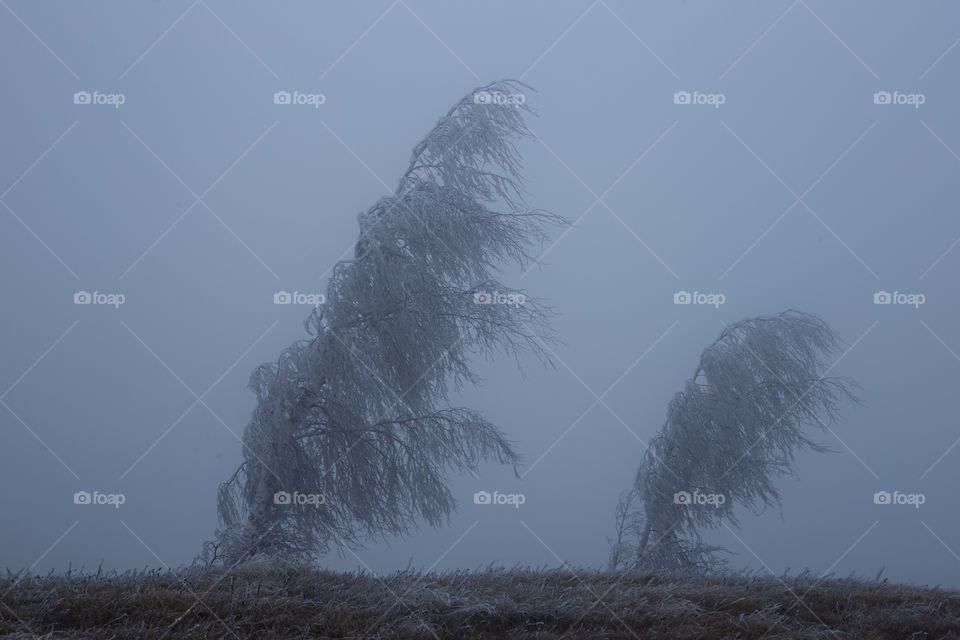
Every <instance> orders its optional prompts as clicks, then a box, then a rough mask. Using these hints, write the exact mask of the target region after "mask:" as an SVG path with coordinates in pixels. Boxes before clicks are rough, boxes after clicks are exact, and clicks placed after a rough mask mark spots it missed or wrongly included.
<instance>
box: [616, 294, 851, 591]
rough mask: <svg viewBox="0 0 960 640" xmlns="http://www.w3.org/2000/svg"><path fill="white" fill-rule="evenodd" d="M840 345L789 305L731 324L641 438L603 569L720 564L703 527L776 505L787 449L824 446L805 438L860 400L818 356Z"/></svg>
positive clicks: (693, 568) (696, 568)
mask: <svg viewBox="0 0 960 640" xmlns="http://www.w3.org/2000/svg"><path fill="white" fill-rule="evenodd" d="M840 344H841V343H840V340H839V338H838V337H837V336H836V334H834V333H833V331H832V330H831V329H830V327H829V326H827V324H826V323H825V322H824V321H823V320H821V319H820V318H818V317H817V316H814V315H811V314H808V313H802V312H799V311H795V310H788V311H785V312H783V313H780V314H778V315H775V316H764V317H756V318H748V319H746V320H742V321H740V322H737V323H736V324H733V325H730V326H728V327H727V328H726V329H725V330H724V331H723V332H722V333H721V334H720V337H719V338H718V339H717V340H716V341H715V342H714V343H713V344H711V345H710V346H709V347H707V348H706V349H705V350H704V351H703V353H702V354H701V356H700V363H699V364H698V365H697V369H696V371H695V372H694V375H693V377H692V378H690V379H689V380H687V382H686V385H685V387H684V390H683V391H682V392H679V393H677V394H676V395H675V396H674V397H673V399H672V400H671V401H670V404H669V407H668V409H667V419H666V422H665V424H664V425H663V428H662V429H661V430H660V432H659V434H658V435H657V436H656V437H654V438H653V440H652V441H651V442H650V443H649V446H648V447H647V450H646V451H645V452H644V455H643V458H642V460H641V463H640V467H639V469H638V471H637V475H636V480H635V483H634V486H633V488H632V489H631V490H630V491H628V492H626V493H625V494H624V495H623V496H622V497H621V501H620V504H619V506H618V512H617V527H618V532H625V533H626V535H622V534H621V535H618V538H617V540H616V541H614V543H613V548H612V550H611V558H610V566H611V568H618V569H619V568H634V569H638V570H641V571H651V572H671V573H688V572H693V573H703V572H708V571H715V570H719V569H721V568H722V567H723V566H724V565H725V562H724V559H723V558H721V557H720V556H719V555H718V553H719V552H721V551H725V550H723V549H722V548H720V547H716V546H711V545H707V544H704V543H703V541H702V539H701V537H700V533H699V532H700V530H701V529H703V528H714V527H718V526H720V525H721V524H722V523H723V522H729V523H730V524H732V525H734V526H736V525H737V519H736V517H735V514H734V508H735V507H736V506H737V505H744V506H747V507H750V508H753V509H754V510H755V511H756V510H762V509H764V508H766V507H768V506H772V505H779V504H780V494H779V493H778V491H777V488H776V486H774V479H775V478H776V477H778V476H781V475H783V474H788V473H789V474H795V471H794V467H793V462H794V453H795V451H797V450H799V449H801V448H804V447H806V448H810V449H812V450H815V451H821V452H822V451H826V450H827V449H826V448H825V447H823V446H821V445H819V444H817V443H816V442H814V441H813V440H810V439H809V438H808V437H807V430H808V428H810V427H813V428H819V429H821V430H822V429H825V428H826V426H827V425H828V424H829V423H831V422H833V421H835V420H836V419H837V417H838V406H839V405H840V404H841V403H842V402H845V401H852V402H857V398H856V396H855V395H854V390H855V388H856V385H855V383H853V381H851V380H849V379H846V378H841V377H832V376H829V375H828V374H829V368H827V367H825V363H824V360H823V358H824V357H825V356H828V355H831V354H833V353H835V352H836V351H837V350H838V348H839V346H840Z"/></svg>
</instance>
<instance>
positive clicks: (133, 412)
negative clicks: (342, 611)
mask: <svg viewBox="0 0 960 640" xmlns="http://www.w3.org/2000/svg"><path fill="white" fill-rule="evenodd" d="M958 18H960V10H958V9H957V8H956V7H955V6H954V5H951V4H947V3H942V4H936V5H933V4H925V5H924V6H923V8H922V9H920V8H918V7H916V6H912V5H908V4H905V3H899V2H896V3H895V2H871V3H866V2H853V3H843V4H842V6H836V5H834V4H831V3H827V2H823V1H820V0H818V1H813V0H810V1H809V2H803V1H800V0H798V1H797V2H794V3H790V2H787V1H779V0H778V1H776V2H766V3H712V2H688V3H676V2H654V3H643V4H642V6H637V4H636V3H628V2H622V1H617V0H603V1H599V2H594V3H592V4H591V3H590V2H550V3H547V2H522V3H510V2H485V3H465V2H445V3H444V2H424V1H421V0H402V1H398V2H394V3H390V2H368V3H355V4H348V3H331V2H288V3H279V4H276V3H274V4H267V3H250V2H242V3H238V2H230V3H228V2H223V1H221V0H208V1H206V2H203V1H200V2H195V3H191V2H189V1H172V0H168V1H164V2H153V3H122V2H109V3H108V2H98V3H71V2H45V3H29V2H24V1H22V0H16V1H14V0H8V1H7V3H4V4H3V7H2V8H0V51H2V53H3V57H4V59H5V60H7V63H6V64H4V65H3V67H2V71H0V73H2V76H0V82H2V85H3V87H4V98H5V99H4V100H3V101H2V102H0V140H2V145H3V148H4V150H5V153H3V154H2V156H0V205H2V206H0V261H2V262H0V267H2V269H3V273H4V277H3V279H2V281H0V282H2V284H0V296H2V299H3V300H4V301H5V302H4V311H5V313H4V314H3V318H4V331H2V332H0V344H2V353H3V356H4V357H3V359H2V364H0V400H2V404H0V429H2V434H3V446H2V447H0V470H2V471H0V478H2V480H3V482H2V483H0V505H2V513H3V538H2V542H3V544H2V553H0V560H2V563H0V564H3V565H4V566H8V567H11V568H20V567H23V566H30V565H31V564H33V563H34V562H37V561H38V559H39V562H37V564H36V566H35V571H42V570H48V569H50V568H54V569H57V570H61V569H65V568H66V567H67V565H68V563H71V562H72V563H73V566H74V567H78V566H81V565H85V566H87V567H88V568H90V567H96V566H97V565H98V564H99V563H100V562H101V560H102V561H103V563H104V566H106V567H116V568H121V569H122V568H128V567H142V566H144V565H149V566H160V565H161V563H165V564H168V565H172V566H176V565H179V564H181V563H184V562H189V561H190V560H191V559H192V558H193V556H194V555H195V554H196V553H198V552H199V550H200V545H201V543H202V542H203V541H204V540H207V539H210V538H211V537H212V534H213V530H214V528H215V527H216V524H217V522H216V509H215V497H216V488H217V485H218V483H220V482H222V481H224V480H226V479H227V478H228V477H229V476H230V474H231V473H232V472H233V470H234V468H235V467H236V465H237V464H238V463H239V462H240V460H241V450H240V443H239V441H238V439H237V435H240V434H242V432H243V428H244V426H245V425H246V423H247V421H248V418H249V416H250V412H251V410H252V409H253V406H254V397H253V394H252V393H250V392H249V391H248V390H247V389H246V383H247V378H248V376H249V374H250V372H251V370H252V369H253V368H254V367H255V366H256V365H258V364H260V363H261V362H265V361H268V360H271V359H274V358H275V357H276V355H277V354H278V353H279V351H280V350H281V349H282V348H283V347H285V346H286V345H288V344H289V343H290V342H292V341H293V340H295V339H299V338H302V337H304V335H305V333H304V330H303V327H302V321H303V319H304V317H305V316H306V314H307V312H308V308H306V307H303V306H297V305H290V306H280V305H274V304H273V293H274V292H275V291H278V290H288V291H294V290H296V291H301V292H315V291H323V290H324V288H325V285H326V276H327V274H328V272H329V269H330V267H331V266H332V265H333V264H334V263H335V262H336V261H337V260H338V259H340V258H342V257H349V254H348V253H347V252H352V248H353V243H354V241H355V240H356V237H357V233H358V228H357V220H356V214H357V213H358V212H359V211H361V210H364V209H366V208H367V207H368V206H370V204H372V203H373V202H374V201H375V200H376V199H377V198H378V197H380V196H381V195H385V194H386V193H387V192H388V191H392V190H393V189H394V188H395V187H396V183H397V179H398V178H399V176H400V175H401V173H402V172H403V170H404V169H405V168H406V166H407V162H408V159H409V153H410V150H411V148H412V147H413V145H414V144H415V143H416V142H418V141H419V140H420V139H421V137H422V136H423V135H424V134H425V133H426V132H427V131H428V130H429V129H430V127H431V126H432V125H433V124H434V123H435V121H436V119H437V118H438V117H439V116H440V115H442V114H443V113H445V112H446V111H447V109H449V107H450V106H451V105H452V104H453V103H454V102H455V101H457V100H458V99H460V97H462V96H463V95H464V94H466V93H467V92H469V91H471V90H472V89H473V88H474V87H476V86H478V85H480V84H484V83H486V82H488V81H491V80H496V79H500V78H506V77H510V78H517V79H521V80H523V81H524V82H527V83H529V84H530V85H532V86H533V87H534V88H535V89H536V92H535V93H534V92H530V93H529V94H527V95H526V97H527V100H528V102H529V103H530V104H532V105H533V106H534V107H535V108H536V109H537V110H538V112H539V117H538V118H536V119H533V120H531V121H530V122H529V124H530V127H531V129H532V130H533V132H534V133H535V134H536V136H537V140H534V141H525V142H523V143H522V144H521V146H520V150H521V152H522V154H523V156H524V159H525V167H526V174H527V177H528V179H529V181H528V185H527V186H528V189H529V192H530V202H531V204H532V205H534V206H537V207H541V208H544V209H549V210H551V211H553V212H555V213H558V214H560V215H562V216H564V217H566V218H567V219H569V220H570V221H571V222H575V223H576V224H575V225H574V226H573V227H572V228H571V229H570V230H569V231H563V230H560V231H557V232H556V233H554V235H553V237H552V238H551V240H550V242H548V243H547V245H545V246H544V247H543V251H544V252H545V255H544V258H543V263H544V264H543V266H542V268H539V269H534V270H532V271H530V272H529V273H521V272H519V271H518V270H512V271H509V272H507V273H506V274H505V276H504V278H505V281H506V282H507V283H509V284H511V285H518V286H522V287H523V288H524V289H526V290H527V291H528V293H530V294H532V295H536V296H539V297H543V298H546V299H547V300H548V301H549V302H550V304H551V305H552V306H553V307H554V308H555V309H556V311H557V312H558V313H559V315H558V317H557V319H556V322H555V326H556V329H557V332H558V335H559V337H560V338H561V339H562V340H563V341H564V344H563V345H562V346H559V347H557V349H556V353H555V363H556V369H545V368H544V367H542V366H541V365H540V364H539V363H538V362H536V361H535V359H533V358H525V359H523V364H524V369H525V371H526V377H524V376H522V375H521V374H520V373H519V372H518V371H516V368H515V367H514V365H513V363H511V362H510V361H509V360H507V359H503V360H498V361H495V362H484V361H482V360H478V362H477V363H476V367H477V370H478V371H479V372H480V373H481V374H482V375H483V376H484V377H485V379H486V381H485V384H484V385H483V386H480V387H476V388H466V389H464V390H463V392H462V394H461V395H460V396H459V397H458V398H456V399H455V400H456V402H458V403H461V404H463V405H466V406H469V407H473V408H477V409H480V410H482V411H483V412H484V413H485V414H486V415H487V416H488V417H489V418H491V419H492V420H493V421H494V422H496V423H497V424H498V425H499V426H500V427H501V428H502V429H503V430H504V431H505V432H506V433H507V434H508V435H509V436H510V437H511V438H512V439H513V440H514V442H515V443H516V445H517V447H518V449H519V450H520V452H521V453H522V454H523V455H524V457H525V465H524V466H523V467H521V469H520V472H521V474H522V475H523V478H522V479H520V480H518V479H516V478H515V477H514V475H513V471H512V469H510V468H500V467H493V466H489V467H484V468H483V470H482V473H480V474H479V478H474V477H471V476H469V475H467V476H463V477H454V478H453V480H452V487H453V489H454V493H455V495H456V496H457V498H458V501H459V503H460V507H459V510H458V512H457V513H456V514H455V515H454V516H453V517H452V518H451V521H450V524H449V526H447V527H444V528H441V529H439V530H432V529H429V528H427V529H423V530H421V531H420V532H417V533H414V534H413V535H411V536H409V537H408V538H406V539H391V540H389V543H375V544H372V545H371V546H370V548H369V549H367V550H364V551H358V552H357V553H356V555H353V554H352V553H349V552H348V553H347V554H346V555H345V556H344V557H342V558H340V557H337V556H335V555H334V556H330V557H329V559H328V562H329V565H330V566H332V567H335V568H340V569H353V568H356V567H358V566H368V567H370V568H372V569H373V570H375V571H389V570H393V569H397V568H403V567H406V566H407V564H408V562H411V561H412V563H413V565H414V566H415V567H422V568H426V567H430V566H433V565H434V563H436V565H435V566H436V567H437V568H440V569H446V568H454V567H467V568H476V567H479V566H485V565H487V564H490V563H496V564H500V565H507V566H511V565H515V564H524V565H558V564H559V563H560V562H561V560H562V561H567V562H570V563H572V564H574V565H582V566H601V565H603V564H604V563H605V562H606V558H607V553H608V545H607V538H608V537H609V536H611V535H612V534H613V509H614V506H615V504H616V501H617V498H618V495H619V493H620V492H621V491H622V490H624V489H626V488H628V487H629V485H630V483H631V482H632V479H633V474H634V471H635V469H636V466H637V464H638V463H639V461H640V456H641V455H642V453H643V451H644V444H643V443H644V442H645V441H646V440H647V439H649V438H650V437H652V436H653V435H655V434H656V432H657V430H658V429H659V428H660V427H661V425H662V422H663V420H664V417H665V413H666V406H667V403H668V401H669V400H670V398H671V397H672V395H673V394H674V393H675V392H677V391H679V390H680V389H681V388H682V386H683V383H684V380H685V379H687V378H688V377H689V376H690V375H692V374H693V372H694V369H695V367H696V364H697V358H698V357H699V353H700V351H701V350H702V349H703V348H704V347H705V346H707V345H708V344H709V343H710V342H711V341H712V340H713V339H715V338H716V336H717V335H718V334H719V332H720V331H721V330H722V329H723V326H724V324H725V323H726V324H729V323H732V322H735V321H737V320H739V319H741V318H744V317H746V316H752V315H760V314H771V313H776V312H779V311H782V310H784V309H786V308H790V307H793V308H796V309H800V310H803V311H808V312H813V313H816V314H819V315H821V316H822V317H823V318H824V319H825V320H826V321H827V322H828V323H829V324H830V325H831V326H832V327H833V328H834V329H835V330H836V331H837V332H838V333H839V334H840V335H841V336H842V337H843V338H844V339H845V340H846V341H847V347H848V348H849V350H848V351H846V352H845V354H844V356H843V357H842V358H841V359H840V360H839V361H838V362H837V363H836V366H835V367H834V368H833V369H832V371H831V373H834V374H837V375H845V376H852V377H853V378H855V379H856V380H857V381H858V382H859V383H860V385H861V386H862V388H863V391H862V398H863V400H864V406H862V407H849V406H848V407H844V410H843V418H842V420H841V421H840V422H839V423H838V424H837V425H835V426H834V427H833V433H830V432H827V433H823V434H816V439H817V440H818V441H820V442H822V443H824V444H826V445H828V446H830V447H831V448H832V449H833V450H834V451H835V452H834V453H829V454H812V453H802V454H800V455H799V456H798V458H797V470H798V474H799V480H795V479H792V478H783V479H782V480H781V481H780V483H779V486H780V487H781V489H782V494H783V507H782V509H780V510H777V509H772V510H769V511H767V512H766V513H764V514H762V515H760V516H755V515H753V514H752V513H750V512H749V511H744V512H743V513H742V518H741V525H742V526H741V529H739V530H736V531H735V533H734V532H731V531H728V530H725V529H720V530H718V531H714V532H709V533H708V534H707V539H708V540H709V541H711V542H716V543H718V544H723V545H725V546H727V547H728V548H729V549H730V551H732V552H734V554H735V555H733V556H731V558H730V560H731V563H732V565H733V566H734V567H748V568H756V569H761V570H766V568H769V569H770V570H772V571H774V572H776V573H782V572H783V571H784V570H786V569H788V568H789V569H790V570H791V571H797V570H800V569H803V568H805V567H809V568H810V570H811V571H813V572H815V573H817V574H819V573H822V572H824V571H827V570H832V571H835V572H836V573H838V574H841V575H846V574H848V573H850V572H853V571H855V572H857V573H860V574H867V575H871V576H872V575H873V574H875V573H876V571H877V570H878V569H879V568H880V567H881V566H885V567H886V575H887V576H889V577H891V578H892V579H897V580H910V581H915V582H918V583H929V584H933V583H941V584H949V585H952V586H958V584H960V583H958V582H957V579H956V575H957V569H958V568H960V557H958V554H960V511H958V509H957V504H958V500H957V496H956V492H955V488H956V487H957V486H960V482H958V480H960V472H958V466H957V461H958V456H960V447H958V448H955V449H954V448H952V447H953V445H954V444H955V443H956V441H957V439H958V438H960V425H958V423H957V419H956V411H955V404H956V403H955V397H956V389H957V387H958V384H960V355H958V354H960V329H958V326H960V324H958V323H957V318H958V314H960V303H958V299H957V293H956V291H957V289H956V278H957V271H958V267H960V249H955V250H954V247H955V245H956V244H957V240H958V237H960V217H958V216H957V215H956V212H957V210H958V209H957V205H958V199H960V189H958V188H957V184H958V180H957V178H958V176H960V156H958V152H960V126H958V125H957V122H956V116H955V114H956V112H957V106H958V104H960V91H958V85H957V82H956V77H957V72H958V69H960V47H958V48H954V47H955V46H956V45H957V42H958V38H960V20H958ZM281 90H285V91H289V92H294V91H299V92H301V93H305V94H323V96H324V98H325V101H324V103H323V104H322V105H319V107H317V108H314V107H313V106H310V105H282V104H280V105H278V104H274V100H273V95H274V93H275V92H277V91H281ZM80 91H87V92H90V93H91V94H93V92H99V94H121V95H122V96H123V104H122V105H120V106H119V107H118V108H115V107H114V106H112V105H109V104H75V103H74V94H75V92H80ZM680 91H687V92H689V93H691V94H693V95H695V96H701V95H704V94H707V95H717V94H719V95H722V99H723V104H722V105H720V106H719V107H716V108H715V107H714V106H711V105H709V104H676V103H675V100H674V96H675V93H677V92H680ZM878 91H887V92H889V93H890V94H891V96H893V98H894V100H896V99H901V100H904V101H907V102H910V101H913V102H916V101H918V98H917V97H916V96H918V95H919V96H922V100H923V104H921V105H919V106H914V105H911V104H875V101H874V94H875V93H876V92H878ZM694 92H697V93H696V94H694ZM895 92H896V93H895ZM911 96H913V97H911ZM704 99H705V100H709V98H704ZM345 254H346V255H345ZM80 290H84V291H88V292H94V291H97V292H100V293H108V294H110V293H119V294H122V295H123V296H124V297H125V302H124V304H122V305H121V306H119V307H118V308H114V307H110V306H106V305H93V304H91V305H75V304H74V300H73V296H74V293H75V292H77V291H80ZM681 290H684V291H690V292H694V291H697V292H701V293H703V292H706V293H722V294H723V295H724V296H725V300H726V301H725V303H724V304H723V305H721V306H720V307H719V308H713V307H709V306H704V305H675V304H674V300H673V295H674V293H675V292H677V291H681ZM877 291H889V292H891V293H892V292H894V291H897V292H900V293H907V294H911V293H921V294H923V296H924V297H925V302H924V304H922V305H921V306H919V308H915V307H912V306H907V305H899V304H890V305H876V304H874V293H875V292H877ZM231 432H233V433H231ZM41 441H42V443H41ZM43 443H45V445H46V446H44V444H43ZM704 455H709V452H706V451H705V452H704ZM78 490H88V491H94V490H99V491H101V492H105V493H112V492H119V493H123V494H124V496H125V497H126V502H125V504H123V505H122V506H121V507H120V508H116V509H115V508H113V507H109V506H98V505H75V504H74V503H73V494H74V492H76V491H78ZM480 490H487V491H494V490H498V491H501V492H507V493H513V492H521V493H523V494H524V495H525V497H526V502H525V504H523V505H522V506H521V507H520V508H513V507H506V506H494V505H475V504H473V493H474V492H476V491H480ZM881 490H886V491H890V492H892V491H900V492H902V493H922V494H923V495H924V496H925V503H924V504H923V505H922V506H921V507H920V508H914V507H912V506H905V505H877V504H874V499H873V496H874V493H875V492H877V491H881Z"/></svg>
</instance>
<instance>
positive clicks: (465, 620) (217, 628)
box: [0, 568, 960, 640]
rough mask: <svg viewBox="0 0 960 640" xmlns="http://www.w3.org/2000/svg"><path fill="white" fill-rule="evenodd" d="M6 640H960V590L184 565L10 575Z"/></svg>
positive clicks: (0, 627)
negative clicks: (177, 567) (174, 568)
mask: <svg viewBox="0 0 960 640" xmlns="http://www.w3.org/2000/svg"><path fill="white" fill-rule="evenodd" d="M0 594H2V595H0V637H4V638H8V637H9V638H18V639H19V638H36V637H39V638H44V639H54V638H70V639H74V638H104V639H109V638H116V639H120V638H144V639H148V638H153V639H159V638H169V639H171V640H179V639H185V638H397V639H399V638H442V639H447V638H543V639H547V638H560V637H568V638H634V639H642V640H647V639H649V638H768V639H771V640H773V639H778V638H843V639H847V638H850V639H853V638H856V639H863V640H870V639H873V638H898V639H920V638H924V639H938V638H940V639H946V638H954V639H960V592H958V591H954V590H947V589H939V588H926V587H917V586H909V585H900V584H893V583H888V582H886V581H862V580H855V579H826V580H823V581H820V582H818V581H817V580H816V579H815V578H814V577H813V576H808V575H801V576H797V577H790V578H786V577H783V578H776V577H772V576H768V577H755V576H753V577H750V576H742V575H741V576H731V577H726V578H709V579H706V578H703V579H696V580H680V579H670V578H664V577H652V576H642V575H634V574H627V575H617V574H613V573H607V572H596V571H589V570H584V571H576V572H572V571H565V570H522V569H513V570H505V569H490V570H486V571H478V572H468V571H462V572H452V573H430V574H421V573H417V572H412V571H408V572H400V573H396V574H392V575H388V576H376V575H371V574H364V573H360V574H356V573H350V574H346V573H335V572H330V571H322V570H312V569H302V568H300V569H293V568H288V569H272V570H264V569H259V570H252V569H234V570H233V571H230V572H227V571H225V570H220V569H211V570H201V569H193V568H191V569H185V570H181V571H178V572H176V573H174V572H170V571H160V570H156V571H141V572H127V573H123V574H118V573H111V574H106V573H99V574H77V573H76V572H72V573H69V574H66V575H65V574H58V575H48V576H32V575H29V574H27V575H18V574H11V573H10V572H8V574H7V576H6V577H4V578H3V579H0Z"/></svg>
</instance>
